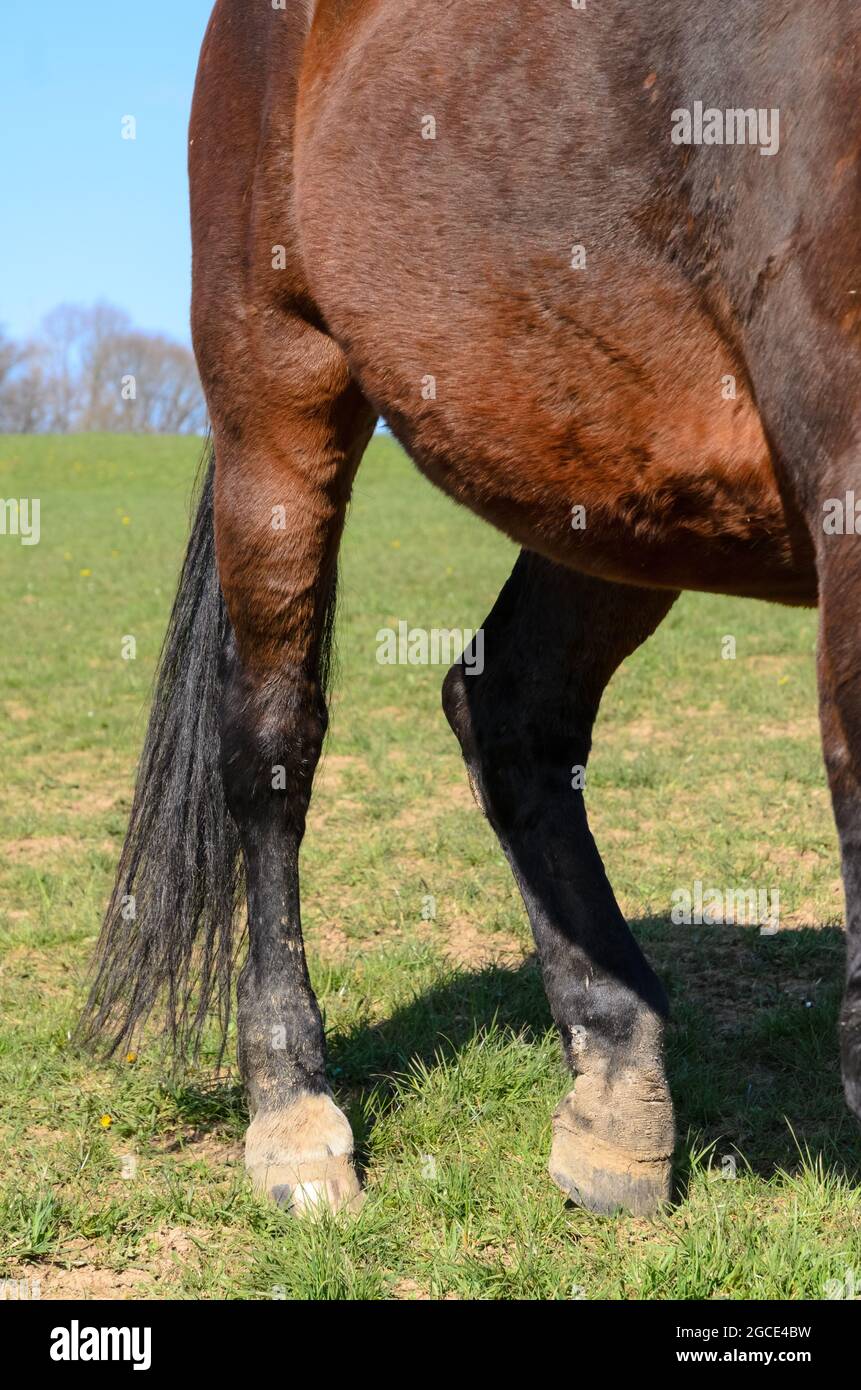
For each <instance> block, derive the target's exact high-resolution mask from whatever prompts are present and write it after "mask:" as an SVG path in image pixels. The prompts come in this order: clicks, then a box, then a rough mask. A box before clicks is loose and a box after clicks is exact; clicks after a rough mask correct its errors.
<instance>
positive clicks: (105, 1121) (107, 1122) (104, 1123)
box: [99, 1115, 113, 1129]
mask: <svg viewBox="0 0 861 1390" xmlns="http://www.w3.org/2000/svg"><path fill="white" fill-rule="evenodd" d="M99 1124H100V1125H101V1127H102V1129H110V1127H111V1125H112V1124H113V1120H112V1119H111V1116H110V1115H103V1116H102V1118H101V1119H100V1120H99Z"/></svg>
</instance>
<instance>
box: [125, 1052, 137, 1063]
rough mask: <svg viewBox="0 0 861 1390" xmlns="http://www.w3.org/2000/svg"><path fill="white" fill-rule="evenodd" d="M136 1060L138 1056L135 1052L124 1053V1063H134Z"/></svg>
mask: <svg viewBox="0 0 861 1390" xmlns="http://www.w3.org/2000/svg"><path fill="white" fill-rule="evenodd" d="M137 1059H138V1054H137V1053H136V1052H127V1053H126V1061H127V1062H136V1061H137Z"/></svg>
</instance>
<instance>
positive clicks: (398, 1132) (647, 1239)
mask: <svg viewBox="0 0 861 1390" xmlns="http://www.w3.org/2000/svg"><path fill="white" fill-rule="evenodd" d="M197 449H198V446H197V444H196V443H195V442H194V441H187V440H182V441H178V440H172V439H127V438H105V437H94V438H80V437H79V438H70V439H63V440H59V439H6V440H2V441H0V496H4V497H9V496H29V497H33V496H36V497H40V498H41V504H42V516H41V526H42V538H41V542H40V544H39V545H38V546H32V547H24V546H21V545H20V544H19V543H18V541H17V540H16V539H15V538H12V537H0V580H2V583H0V594H2V599H0V603H2V611H0V622H2V632H3V661H2V664H0V714H2V716H3V721H4V740H3V753H2V804H0V841H2V851H0V860H1V861H2V862H0V953H2V971H0V993H2V1004H0V1008H2V1018H3V1020H4V1021H3V1025H2V1038H0V1073H2V1074H0V1094H2V1097H3V1105H2V1114H0V1148H2V1151H3V1153H4V1155H5V1161H4V1164H3V1179H4V1180H3V1184H2V1189H3V1190H2V1198H0V1276H6V1277H21V1276H22V1275H29V1276H30V1277H33V1278H38V1279H39V1280H40V1282H41V1288H42V1296H43V1297H49V1296H64V1295H68V1296H92V1297H105V1296H110V1297H156V1298H159V1297H162V1298H163V1297H179V1298H261V1299H263V1298H327V1299H328V1298H332V1299H341V1298H362V1299H382V1298H423V1297H431V1298H446V1297H455V1298H541V1299H547V1298H565V1299H567V1298H571V1297H576V1298H586V1299H592V1298H615V1299H627V1298H672V1297H675V1298H679V1297H681V1298H742V1297H752V1298H767V1297H781V1298H787V1297H789V1298H805V1297H812V1298H819V1297H822V1296H823V1291H824V1286H825V1283H826V1281H827V1280H832V1279H838V1280H841V1281H842V1280H843V1279H844V1277H845V1274H846V1271H847V1270H854V1271H855V1272H856V1284H857V1283H858V1282H859V1281H861V1197H859V1191H858V1188H857V1187H856V1183H857V1181H858V1177H859V1173H858V1167H859V1157H861V1145H859V1138H858V1134H857V1132H856V1130H855V1127H854V1124H853V1122H852V1121H851V1120H850V1117H849V1115H848V1113H847V1112H846V1111H845V1109H844V1106H843V1102H842V1097H841V1093H840V1084H839V1076H838V1066H837V1055H836V1011H837V1006H838V1001H839V995H840V982H841V975H842V968H843V961H842V957H843V945H842V925H841V924H842V902H841V894H840V884H839V875H838V864H837V853H836V844H835V835H834V829H833V825H832V821H831V816H830V810H829V806H828V798H827V793H826V789H825V782H824V776H823V772H822V767H821V759H820V753H819V746H818V732H817V723H816V699H815V683H814V671H813V646H814V634H815V617H814V615H813V614H810V613H806V612H793V611H788V610H780V609H776V608H769V607H767V606H765V605H761V604H754V603H745V602H743V601H738V600H730V599H720V598H711V597H705V596H701V595H688V596H685V597H684V598H683V599H682V600H681V601H680V603H679V604H678V605H677V606H676V608H675V609H674V610H673V612H672V613H671V614H670V616H669V617H668V619H667V620H666V622H665V623H664V625H663V626H662V628H661V629H660V630H659V631H658V633H657V634H656V635H655V637H654V638H653V639H652V640H651V641H650V642H649V643H648V644H647V645H646V647H645V648H643V649H642V650H641V651H640V652H638V653H637V654H636V655H635V656H634V657H633V658H632V659H631V660H630V661H628V662H626V663H625V665H624V667H623V668H622V670H621V671H620V672H619V673H618V675H617V677H616V678H615V679H614V681H613V683H612V685H611V687H610V689H609V691H608V693H607V696H606V699H605V703H604V707H603V710H602V714H601V717H600V721H599V725H598V728H597V730H596V737H595V748H594V754H593V761H592V763H591V765H590V779H589V787H588V792H587V797H588V802H589V807H590V816H591V820H592V825H593V829H594V832H595V835H596V839H597V841H598V844H599V846H600V848H601V850H602V853H603V855H604V859H605V862H606V864H607V868H608V871H609V873H610V877H611V879H612V881H613V883H614V885H615V887H616V890H617V894H618V896H619V899H620V902H621V903H622V906H623V908H624V910H625V911H626V912H627V913H628V914H629V917H630V919H631V921H632V924H633V926H634V930H635V931H636V933H637V935H638V936H639V938H640V940H641V941H642V943H643V945H644V948H645V949H646V951H647V953H648V954H649V956H650V958H651V959H652V960H653V961H654V963H655V965H656V966H657V968H658V969H659V970H660V972H661V974H662V976H663V978H664V979H665V981H666V982H667V984H668V987H669V989H670V993H671V997H672V1003H673V1024H672V1030H671V1034H670V1039H669V1061H670V1073H671V1084H672V1087H673V1092H674V1095H675V1098H676V1102H677V1107H678V1120H679V1133H680V1142H679V1151H678V1155H677V1158H678V1167H679V1172H680V1175H681V1178H682V1181H683V1183H684V1185H685V1187H686V1193H685V1196H684V1200H683V1202H682V1203H681V1205H680V1206H678V1207H677V1208H676V1209H675V1210H674V1211H672V1212H671V1213H670V1214H669V1215H667V1216H666V1217H665V1218H663V1219H662V1220H660V1221H657V1222H645V1221H640V1220H636V1219H634V1218H619V1219H615V1220H607V1219H602V1218H598V1217H593V1216H590V1215H588V1214H586V1213H583V1212H581V1211H577V1210H575V1209H572V1208H570V1207H566V1205H565V1203H564V1202H563V1200H562V1198H561V1196H560V1195H559V1194H558V1193H557V1191H556V1190H555V1189H554V1188H553V1186H552V1185H551V1183H550V1181H549V1179H548V1178H547V1176H546V1173H545V1164H546V1157H547V1152H548V1147H549V1133H550V1115H551V1111H552V1109H553V1106H554V1105H555V1103H556V1102H557V1100H558V1099H559V1098H560V1096H561V1095H562V1094H563V1093H564V1091H565V1089H566V1078H565V1075H564V1072H563V1069H562V1066H561V1063H560V1060H559V1052H558V1046H557V1042H556V1039H555V1036H554V1034H553V1032H552V1030H551V1027H550V1019H549V1015H548V1010H547V1006H546V1003H545V1000H544V996H543V993H542V990H541V984H540V979H539V975H538V971H537V967H536V964H535V961H534V959H533V957H532V956H531V954H530V943H529V936H528V930H527V927H526V924H525V918H524V913H523V910H522V907H521V904H520V902H519V899H518V897H517V895H516V892H515V890H514V887H513V884H512V881H511V878H510V875H509V872H508V869H507V867H506V865H505V863H504V861H503V858H502V854H501V852H500V850H499V848H498V846H497V844H496V842H495V840H494V838H493V836H492V834H491V832H490V830H489V828H488V827H487V825H486V824H485V822H484V821H483V819H482V817H481V816H480V814H479V812H478V811H477V810H476V808H475V806H474V804H473V802H472V799H471V796H470V794H469V791H468V788H467V786H466V781H465V777H464V774H463V770H462V766H461V763H460V759H459V753H458V749H457V747H456V745H455V743H454V740H453V739H452V737H451V734H450V733H449V730H448V728H447V726H446V724H445V721H444V719H443V717H442V714H441V712H440V708H439V686H440V680H441V677H442V672H441V671H440V670H439V669H434V668H432V667H386V666H380V665H378V664H377V663H376V661H375V653H376V649H377V643H376V633H377V630H378V629H379V628H381V627H385V626H391V625H395V624H396V623H397V620H398V619H400V618H403V619H406V620H407V621H408V622H409V623H410V624H411V625H414V626H422V627H451V626H456V627H476V626H478V625H479V624H480V622H481V620H482V619H483V617H484V616H485V614H486V613H487V611H488V610H489V608H490V606H491V605H492V603H493V600H494V598H495V596H496V594H497V592H498V590H499V588H500V585H501V583H502V582H503V580H504V578H505V577H506V575H507V574H508V572H509V570H510V568H511V564H512V562H513V558H514V551H513V548H512V547H511V546H510V545H509V543H508V542H507V541H505V540H504V539H502V538H500V537H499V536H497V535H496V534H494V533H493V532H492V531H490V530H489V529H488V528H487V527H485V526H483V525H482V524H481V523H479V522H478V521H477V520H475V519H474V518H473V517H471V516H469V515H468V514H466V513H464V512H461V511H458V510H457V509H456V508H455V507H454V506H453V505H452V504H450V503H449V502H448V501H446V499H444V498H442V497H441V496H439V495H438V494H437V493H435V492H434V491H433V490H432V489H431V488H430V487H429V486H428V485H427V484H426V483H424V482H423V481H422V480H421V479H419V478H418V477H417V476H416V475H415V474H414V473H413V472H412V470H411V469H410V468H409V466H408V465H407V464H406V462H405V461H404V459H403V457H402V456H401V454H400V452H399V451H398V450H397V448H396V447H395V446H394V445H393V444H392V443H391V442H390V441H388V440H386V439H377V440H375V442H374V444H373V445H372V447H371V449H370V451H369V455H368V458H367V459H366V461H365V463H364V465H363V467H362V470H361V472H360V475H359V481H358V485H357V489H356V496H355V501H354V505H353V509H352V514H351V518H350V522H349V526H348V530H347V536H346V540H345V545H344V555H343V583H342V592H343V601H342V607H341V615H340V636H339V650H340V676H339V680H338V685H337V693H336V698H335V702H334V710H333V721H332V733H331V737H330V740H329V744H328V749H327V753H326V757H325V760H324V763H323V764H322V767H321V770H320V774H319V777H318V784H317V791H316V794H315V798H314V803H313V807H312V813H311V816H310V820H309V829H308V835H307V839H306V842H305V847H304V850H303V892H304V902H305V924H306V937H307V942H308V948H309V953H310V957H311V964H312V972H313V975H314V980H315V985H316V987H317V989H318V992H319V996H320V1000H321V1004H322V1007H323V1009H324V1013H325V1019H326V1027H327V1032H328V1038H329V1049H330V1058H331V1070H332V1077H333V1083H334V1085H335V1088H336V1092H337V1095H338V1098H339V1100H340V1102H341V1103H342V1104H343V1105H344V1106H345V1108H346V1110H347V1111H348V1113H349V1115H350V1119H351V1121H352V1122H353V1125H354V1129H355V1132H356V1135H357V1138H358V1142H359V1149H360V1155H361V1159H362V1163H363V1165H364V1167H365V1170H366V1178H367V1187H368V1200H367V1202H366V1204H365V1207H364V1210H363V1212H362V1214H361V1216H360V1217H359V1219H358V1220H357V1221H355V1222H354V1223H352V1224H350V1223H344V1222H338V1221H331V1220H330V1221H325V1222H323V1223H321V1224H320V1225H317V1226H305V1225H300V1224H296V1223H294V1222H292V1221H291V1219H290V1218H289V1217H288V1216H286V1215H285V1214H284V1213H281V1212H279V1211H277V1210H275V1209H272V1208H270V1207H268V1206H267V1205H266V1204H265V1203H263V1202H261V1201H259V1200H258V1199H257V1198H255V1197H253V1196H252V1195H251V1194H250V1192H249V1191H248V1189H247V1187H246V1185H245V1182H244V1180H243V1174H242V1166H241V1147H240V1145H241V1139H242V1133H243V1129H244V1125H245V1113H244V1108H243V1101H242V1095H241V1091H240V1089H239V1087H238V1086H237V1084H236V1080H235V1077H234V1076H233V1075H232V1074H231V1073H230V1072H229V1071H227V1072H225V1071H222V1072H221V1073H220V1074H216V1073H215V1072H214V1070H213V1069H212V1068H211V1067H209V1068H207V1067H206V1066H202V1067H201V1068H200V1069H199V1070H197V1071H195V1072H193V1073H191V1074H190V1075H187V1076H186V1077H184V1078H183V1079H182V1080H181V1081H171V1080H170V1079H169V1077H168V1076H167V1074H166V1072H165V1069H164V1067H163V1065H162V1062H161V1060H160V1057H159V1054H158V1050H157V1047H156V1046H155V1044H154V1042H147V1041H146V1040H145V1041H144V1043H143V1045H142V1046H141V1048H140V1051H139V1053H138V1055H137V1057H136V1059H135V1060H134V1061H123V1062H117V1063H112V1064H104V1063H99V1062H94V1061H93V1059H92V1058H90V1057H87V1056H85V1055H82V1054H80V1053H79V1052H78V1051H76V1050H75V1049H74V1048H73V1047H72V1045H71V1044H70V1043H69V1040H68V1034H69V1030H70V1028H71V1026H72V1024H73V1021H74V1019H75V1015H76V1009H77V1008H78V1006H79V1004H80V1001H81V997H82V991H83V987H84V979H85V973H86V966H87V961H88V958H89V954H90V951H91V949H92V945H93V941H94V938H95V935H96V932H97V930H98V925H99V917H100V911H101V909H102V906H103V904H104V901H105V898H106V894H107V892H108V889H109V885H110V881H111V874H112V869H113V866H114V864H115V861H116V858H117V854H118V851H119V847H120V843H121V837H122V834H123V829H124V823H125V819H126V816H127V813H128V809H129V800H130V792H131V786H132V779H133V773H134V765H135V760H136V756H137V751H138V748H139V745H140V740H141V737H142V733H143V728H144V722H145V717H146V707H147V699H148V692H149V687H150V682H151V679H152V673H153V669H154V663H155V661H156V658H157V653H158V648H159V644H160V641H161V637H162V633H163V630H164V625H165V620H166V615H167V611H168V607H169V604H170V601H171V598H172V595H173V590H174V583H175V579H176V573H177V566H178V564H179V560H180V556H181V551H182V546H183V540H184V534H185V528H186V524H187V516H188V506H187V502H188V495H189V486H190V480H191V477H192V473H193V470H194V466H195V463H196V456H197ZM727 635H732V636H734V637H735V639H736V644H737V645H736V658H735V660H724V659H722V657H721V649H722V642H723V639H724V637H725V636H727ZM128 636H132V637H134V639H135V642H136V646H137V655H136V659H135V660H133V661H126V660H123V658H122V642H123V639H124V637H128ZM695 879H700V880H702V882H703V883H704V884H706V885H715V886H718V887H721V888H726V887H744V886H747V885H755V886H758V887H769V888H777V889H779V892H780V903H781V918H782V927H783V929H782V930H781V932H780V933H779V934H778V935H777V936H773V937H764V936H761V935H760V934H759V932H758V930H757V929H756V928H755V927H753V928H750V927H731V926H712V927H708V926H702V927H697V926H674V925H672V924H671V922H670V917H669V910H670V903H671V900H672V894H673V891H674V890H675V889H677V888H679V887H685V886H687V887H690V886H692V885H693V882H694V880H695ZM430 896H432V897H433V899H434V900H435V904H436V917H435V919H433V920H429V921H425V920H424V919H423V906H426V903H427V899H428V897H430ZM103 1117H109V1119H110V1124H109V1125H106V1124H103V1122H102V1120H103ZM10 1155H11V1157H10ZM730 1158H734V1159H735V1162H736V1176H735V1177H734V1178H732V1179H727V1178H724V1177H723V1176H722V1170H723V1168H724V1167H725V1166H728V1164H727V1162H726V1161H727V1160H728V1159H730ZM124 1173H125V1174H126V1176H124Z"/></svg>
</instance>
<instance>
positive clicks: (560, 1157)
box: [549, 1077, 675, 1216]
mask: <svg viewBox="0 0 861 1390" xmlns="http://www.w3.org/2000/svg"><path fill="white" fill-rule="evenodd" d="M590 1080H591V1078H589V1077H579V1078H578V1080H577V1085H576V1086H575V1088H574V1090H573V1091H571V1092H570V1093H569V1095H567V1096H566V1097H565V1099H564V1100H563V1101H562V1102H561V1104H560V1105H558V1106H557V1108H556V1110H555V1112H554V1115H553V1147H552V1149H551V1151H550V1163H549V1170H550V1176H551V1177H552V1179H553V1181H554V1182H555V1183H556V1184H557V1186H558V1187H560V1188H561V1189H562V1191H563V1192H564V1193H565V1194H566V1196H567V1197H569V1198H570V1199H571V1201H572V1202H576V1203H577V1205H578V1206H581V1207H585V1208H586V1210H587V1211H593V1212H598V1213H601V1214H603V1215H611V1214H612V1213H613V1212H617V1211H626V1212H630V1213H632V1215H634V1216H654V1215H655V1214H656V1213H657V1212H659V1211H660V1210H661V1208H662V1207H664V1206H666V1205H667V1204H668V1203H669V1202H670V1200H671V1198H672V1184H673V1165H672V1154H673V1148H674V1146H675V1130H674V1124H673V1108H672V1103H671V1101H670V1098H669V1096H668V1095H667V1093H666V1090H665V1088H664V1087H663V1086H661V1085H658V1084H655V1085H654V1086H650V1085H648V1084H647V1085H646V1086H645V1087H644V1086H643V1084H642V1080H640V1082H639V1084H638V1085H637V1086H636V1088H634V1087H630V1086H626V1085H625V1084H624V1083H623V1084H622V1085H621V1086H619V1087H616V1086H614V1087H613V1088H612V1089H610V1088H603V1087H602V1088H600V1089H601V1092H602V1093H601V1095H600V1096H598V1095H597V1094H595V1093H594V1092H595V1090H596V1088H593V1087H590V1085H589V1082H590ZM596 1101H600V1104H595V1102H596Z"/></svg>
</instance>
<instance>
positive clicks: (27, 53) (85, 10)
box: [0, 0, 212, 341]
mask: <svg viewBox="0 0 861 1390" xmlns="http://www.w3.org/2000/svg"><path fill="white" fill-rule="evenodd" d="M211 8H212V0H112V2H111V0H2V12H0V166H2V169H3V185H4V191H5V194H6V198H5V200H4V202H5V206H4V209H3V214H2V216H0V266H2V277H0V324H3V325H4V326H5V328H6V329H7V331H8V332H10V333H11V334H12V335H13V336H15V337H25V336H27V335H28V334H29V333H31V332H32V331H33V330H34V329H35V328H36V327H37V326H38V323H39V320H40V319H41V317H42V315H43V314H44V313H46V312H47V311H48V310H49V309H52V308H53V307H54V306H55V305H56V304H59V303H64V302H71V303H92V302H93V301H95V300H97V299H106V300H110V301H111V302H113V303H115V304H117V305H119V306H120V307H121V308H124V309H127V310H128V311H129V313H130V314H131V315H132V318H133V319H134V320H135V322H136V324H138V325H139V326H140V327H142V328H146V329H151V330H159V331H162V332H167V333H169V334H170V335H171V336H173V337H176V338H180V339H182V340H184V341H188V336H189V334H188V304H189V294H190V256H191V250H190V245H189V237H188V193H187V187H186V171H185V163H186V125H187V121H188V110H189V105H190V102H191V93H192V88H193V84H194V73H195V68H196V65H197V57H198V53H199V51H200V43H201V40H202V38H203V34H204V30H205V28H206V24H207V20H208V18H209V14H210V10H211ZM126 115H132V116H134V117H135V118H136V121H137V139H136V140H135V141H131V140H123V139H122V138H121V122H122V118H123V117H124V116H126Z"/></svg>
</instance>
